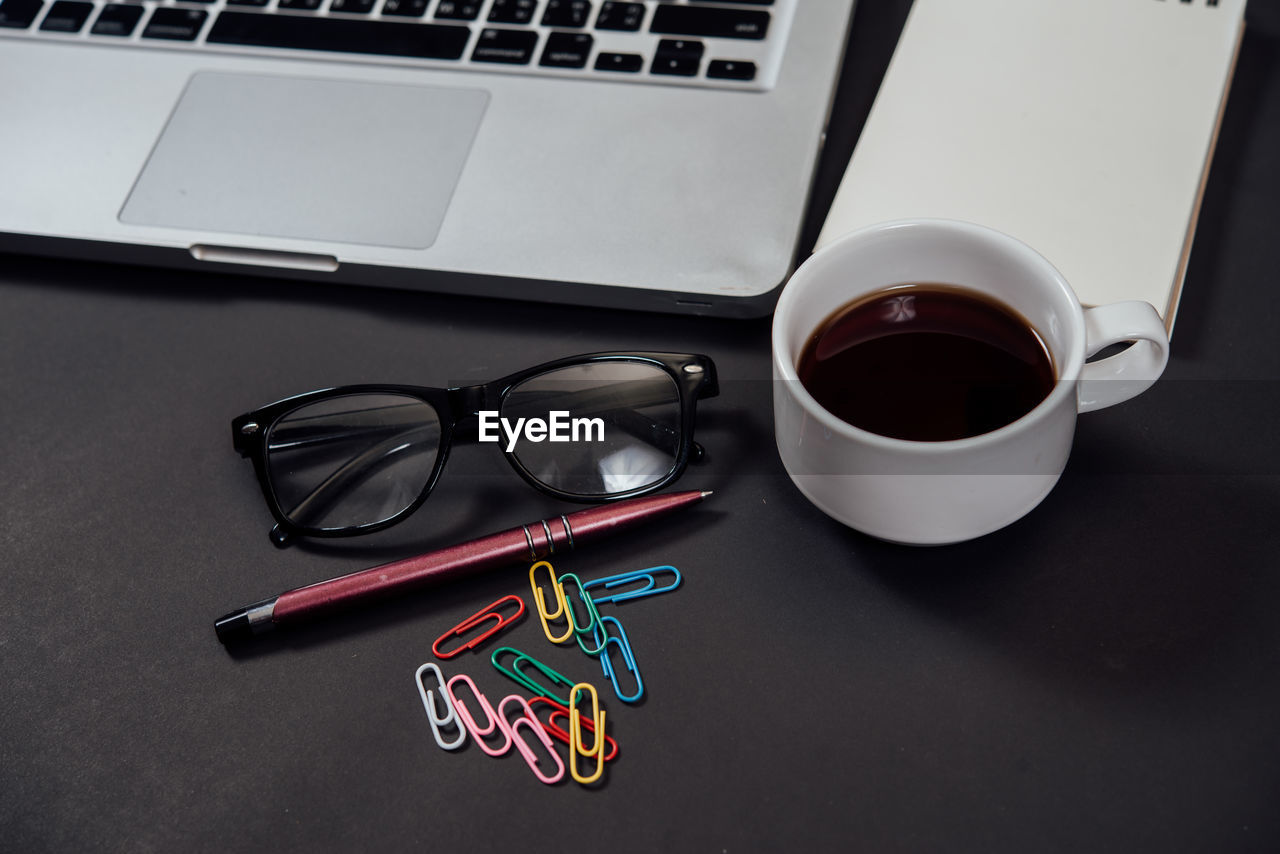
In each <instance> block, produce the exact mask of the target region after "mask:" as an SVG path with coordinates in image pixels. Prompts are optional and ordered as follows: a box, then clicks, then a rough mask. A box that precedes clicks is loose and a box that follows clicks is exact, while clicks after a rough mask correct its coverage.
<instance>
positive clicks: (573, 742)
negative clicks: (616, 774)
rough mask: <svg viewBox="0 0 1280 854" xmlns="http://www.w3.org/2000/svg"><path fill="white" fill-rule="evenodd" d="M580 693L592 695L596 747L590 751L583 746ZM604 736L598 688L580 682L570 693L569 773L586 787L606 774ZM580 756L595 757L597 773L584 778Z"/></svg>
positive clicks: (602, 712)
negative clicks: (580, 770)
mask: <svg viewBox="0 0 1280 854" xmlns="http://www.w3.org/2000/svg"><path fill="white" fill-rule="evenodd" d="M580 693H587V694H590V695H591V709H592V711H591V721H592V723H593V726H592V730H593V732H594V735H595V739H594V741H595V747H592V748H591V749H590V750H586V749H584V747H583V744H582V728H583V725H582V712H581V710H579V709H578V694H580ZM604 734H605V733H604V709H602V708H600V696H599V695H598V694H596V688H595V686H594V685H592V684H591V683H590V682H579V683H578V684H577V685H574V686H573V690H571V691H570V692H569V773H570V774H572V775H573V779H575V780H577V781H578V782H579V783H581V784H583V785H584V786H585V785H587V784H588V783H594V782H595V781H596V780H599V779H600V775H601V774H603V773H604ZM579 756H583V757H586V758H587V759H590V758H591V757H593V756H594V757H595V758H596V773H594V774H592V775H591V776H590V777H583V776H582V775H581V774H579V773H578V757H579Z"/></svg>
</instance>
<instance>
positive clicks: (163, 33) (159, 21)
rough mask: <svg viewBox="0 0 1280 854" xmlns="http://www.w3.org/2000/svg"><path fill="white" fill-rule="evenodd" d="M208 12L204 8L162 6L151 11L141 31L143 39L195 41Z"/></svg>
mask: <svg viewBox="0 0 1280 854" xmlns="http://www.w3.org/2000/svg"><path fill="white" fill-rule="evenodd" d="M207 17H209V13H208V12H206V11H205V10H204V9H175V8H173V7H164V8H160V9H156V10H155V11H154V12H152V13H151V20H149V21H147V26H146V29H144V30H143V31H142V37H143V38H144V39H170V40H172V41H179V42H190V41H195V40H196V36H197V35H198V34H199V32H200V28H201V27H203V26H204V19H205V18H207Z"/></svg>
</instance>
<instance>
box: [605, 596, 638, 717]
mask: <svg viewBox="0 0 1280 854" xmlns="http://www.w3.org/2000/svg"><path fill="white" fill-rule="evenodd" d="M605 623H612V624H613V626H614V631H613V632H610V631H609V629H608V628H607V627H606V626H605ZM600 632H601V633H603V634H604V640H603V641H601V640H600V633H597V634H596V635H595V640H596V643H598V644H600V648H601V649H602V650H604V652H603V653H601V655H600V666H601V667H602V668H603V669H604V675H605V676H607V677H609V681H610V682H612V683H613V692H614V693H615V694H617V695H618V699H619V700H621V701H622V702H624V703H634V702H636V701H638V700H639V699H640V698H641V697H643V696H644V681H643V680H641V678H640V668H638V667H636V657H635V653H633V652H632V651H631V641H630V640H628V639H627V632H626V630H625V629H623V628H622V623H620V622H618V620H617V618H615V617H601V618H600ZM610 644H613V645H614V646H616V647H617V648H618V650H619V651H620V652H621V653H622V663H623V665H624V666H625V667H626V668H627V670H628V671H630V673H631V675H632V676H634V677H635V680H636V692H635V693H634V694H624V693H622V687H621V686H619V685H618V671H617V669H616V668H615V667H614V666H613V662H612V661H611V660H610V658H609V645H610Z"/></svg>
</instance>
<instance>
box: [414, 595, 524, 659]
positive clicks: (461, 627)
mask: <svg viewBox="0 0 1280 854" xmlns="http://www.w3.org/2000/svg"><path fill="white" fill-rule="evenodd" d="M507 602H515V603H516V605H517V606H518V607H517V609H516V612H515V613H514V614H512V615H511V616H510V617H503V616H502V614H500V613H498V609H499V608H501V607H502V605H503V604H504V603H507ZM523 616H524V600H523V599H521V598H520V597H519V596H515V595H512V596H503V597H502V598H501V599H499V600H498V601H497V602H494V603H493V604H491V605H486V606H485V607H484V608H482V609H481V610H480V611H479V613H476V614H472V615H471V616H470V617H467V618H466V619H465V620H463V621H462V622H461V623H458V625H456V626H454V627H453V628H451V629H449V631H447V632H445V633H444V634H442V635H441V636H440V637H438V638H436V642H435V643H433V644H431V651H432V652H434V653H435V654H436V658H439V659H441V660H442V661H443V660H445V659H450V658H453V657H454V656H455V655H457V654H458V653H460V652H463V651H465V650H468V649H473V648H475V647H477V646H479V645H480V644H482V643H484V642H485V641H486V640H488V639H489V638H491V637H493V636H494V635H496V634H497V633H498V632H500V631H502V630H503V629H505V628H506V627H507V626H509V625H511V624H512V623H514V622H516V621H517V620H519V619H520V618H521V617H523ZM490 619H493V620H497V621H498V622H497V623H496V624H495V625H494V626H493V628H491V629H489V630H488V631H487V632H484V633H482V634H480V635H477V636H476V637H474V638H472V639H471V640H469V641H467V642H466V643H464V644H463V645H462V646H460V647H458V648H457V649H454V650H450V651H449V652H441V651H440V644H442V643H444V642H445V641H447V640H449V639H450V638H454V637H458V636H459V635H462V634H464V633H466V632H469V631H471V630H472V629H474V628H475V627H476V626H478V625H480V624H482V623H484V622H486V621H488V620H490Z"/></svg>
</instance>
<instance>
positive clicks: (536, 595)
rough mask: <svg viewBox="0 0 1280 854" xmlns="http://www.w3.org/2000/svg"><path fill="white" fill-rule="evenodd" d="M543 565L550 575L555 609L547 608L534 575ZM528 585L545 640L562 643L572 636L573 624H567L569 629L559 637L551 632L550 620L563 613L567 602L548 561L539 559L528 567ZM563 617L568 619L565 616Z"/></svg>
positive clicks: (553, 569) (553, 568)
mask: <svg viewBox="0 0 1280 854" xmlns="http://www.w3.org/2000/svg"><path fill="white" fill-rule="evenodd" d="M540 566H545V567H546V568H547V574H548V575H550V576H551V589H552V590H554V591H555V599H556V609H555V610H554V611H548V610H547V600H546V597H545V596H543V595H542V590H541V588H539V587H538V579H537V577H536V575H537V572H538V567H540ZM529 586H530V587H531V588H532V589H533V605H534V607H535V608H537V609H538V619H539V620H540V621H541V622H542V633H543V634H545V635H546V636H547V640H549V641H551V642H552V643H564V642H565V641H567V640H568V639H569V638H571V637H573V626H572V625H570V626H569V630H568V631H567V632H565V633H564V634H563V635H561V636H560V637H556V636H555V635H553V634H551V621H552V620H554V619H556V618H557V617H560V616H563V615H564V614H565V608H566V607H567V603H566V602H565V598H564V588H563V587H561V586H560V582H559V580H557V579H556V570H555V567H553V566H552V565H551V564H550V563H548V562H547V561H545V560H540V561H538V562H537V563H535V564H534V565H533V566H531V567H529ZM565 619H568V618H567V617H566V618H565Z"/></svg>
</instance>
